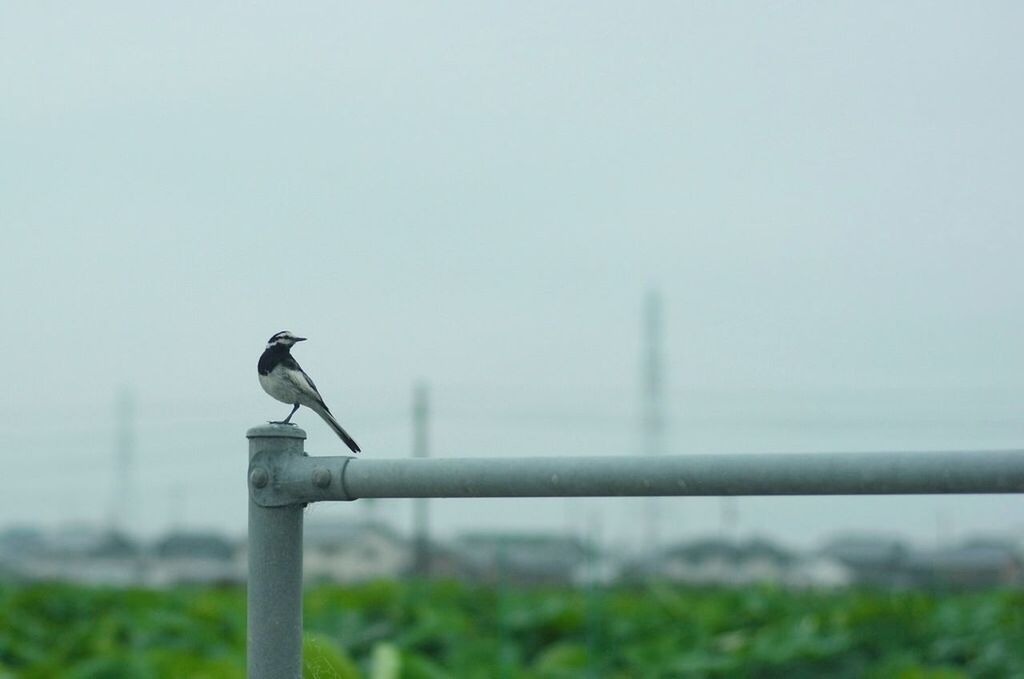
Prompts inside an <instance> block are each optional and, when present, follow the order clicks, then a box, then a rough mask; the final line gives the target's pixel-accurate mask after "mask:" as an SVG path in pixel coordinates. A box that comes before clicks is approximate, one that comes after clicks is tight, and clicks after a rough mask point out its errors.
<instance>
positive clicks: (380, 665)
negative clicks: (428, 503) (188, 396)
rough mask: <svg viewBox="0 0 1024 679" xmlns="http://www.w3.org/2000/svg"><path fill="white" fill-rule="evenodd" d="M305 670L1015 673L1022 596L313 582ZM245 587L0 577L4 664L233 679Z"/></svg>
mask: <svg viewBox="0 0 1024 679" xmlns="http://www.w3.org/2000/svg"><path fill="white" fill-rule="evenodd" d="M304 605H305V619H306V631H307V633H306V637H305V639H304V645H303V653H304V677H306V679H441V678H442V677H451V676H457V677H466V678H468V679H474V678H480V679H490V678H491V677H498V678H505V677H507V678H509V679H567V678H570V677H610V678H613V679H615V678H621V679H626V678H628V677H637V676H643V677H653V678H656V677H679V676H686V677H697V678H700V677H705V678H709V679H710V678H716V677H749V678H751V679H758V678H761V677H778V676H786V677H787V679H803V678H808V679H810V678H811V677H821V676H828V677H840V678H842V677H850V678H853V677H858V678H859V677H867V678H869V679H872V678H874V679H882V678H885V679H891V678H895V679H962V678H966V677H971V678H975V677H979V678H982V679H984V678H988V677H991V678H992V679H997V678H1002V677H1009V676H1024V594H1022V593H1021V592H1015V591H993V592H985V593H942V594H938V593H926V592H883V591H842V592H787V591H783V590H779V589H773V588H767V587H752V588H745V589H740V590H713V589H692V588H682V587H675V586H668V585H664V584H653V585H651V586H648V587H643V588H625V587H616V588H610V589H607V590H591V591H580V590H574V589H555V588H541V589H516V588H497V589H496V588H493V587H483V586H468V585H464V584H460V583H453V582H441V583H423V582H412V583H395V582H375V583H369V584H365V585H359V586H353V587H336V586H323V587H317V588H314V589H311V590H309V591H308V592H307V593H306V600H305V602H304ZM244 646H245V601H244V592H243V591H242V590H240V589H226V590H205V589H194V588H181V589H173V590H161V591H155V590H140V589H128V590H115V589H104V588H87V587H74V586H69V585H30V586H11V585H7V586H2V585H0V679H13V678H14V677H18V678H25V679H43V678H46V679H50V678H52V677H71V678H72V679H104V678H108V677H109V678H111V679H115V678H116V679H151V678H153V679H158V678H162V677H190V678H194V679H241V678H242V677H243V676H244V674H245V648H244Z"/></svg>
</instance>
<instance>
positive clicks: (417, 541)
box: [412, 383, 431, 577]
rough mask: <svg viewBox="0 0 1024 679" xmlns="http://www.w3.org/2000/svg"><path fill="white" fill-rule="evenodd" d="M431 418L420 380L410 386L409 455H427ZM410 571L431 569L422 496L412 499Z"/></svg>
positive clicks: (426, 511) (423, 573) (427, 516)
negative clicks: (410, 445) (411, 556)
mask: <svg viewBox="0 0 1024 679" xmlns="http://www.w3.org/2000/svg"><path fill="white" fill-rule="evenodd" d="M429 418H430V403H429V392H428V391H427V387H426V385H425V384H423V383H419V384H417V385H416V386H415V387H413V393H412V456H413V457H420V458H425V457H429V455H430V450H429V439H428V434H429V432H428V425H429ZM412 523H413V548H414V550H415V551H414V553H413V572H414V573H415V574H416V575H418V576H420V577H428V576H429V575H430V573H431V555H430V505H429V500H428V499H427V498H425V497H420V498H415V499H414V500H413V501H412Z"/></svg>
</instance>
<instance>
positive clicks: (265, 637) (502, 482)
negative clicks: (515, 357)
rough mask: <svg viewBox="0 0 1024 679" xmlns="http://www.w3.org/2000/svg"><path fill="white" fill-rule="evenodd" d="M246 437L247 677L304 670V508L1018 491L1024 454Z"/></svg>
mask: <svg viewBox="0 0 1024 679" xmlns="http://www.w3.org/2000/svg"><path fill="white" fill-rule="evenodd" d="M247 437H248V439H249V477H248V478H249V584H248V595H247V598H248V614H247V625H248V628H247V662H248V676H249V679H297V678H298V677H300V676H301V672H302V512H303V508H304V507H305V505H306V504H307V503H309V502H318V501H325V500H355V499H357V498H416V497H434V498H455V497H474V498H481V497H571V496H579V497H583V496H590V497H593V496H619V497H626V496H708V495H718V496H724V495H896V494H936V493H1022V492H1024V451H1021V450H1009V451H959V452H914V453H911V452H891V453H820V454H764V455H686V456H664V457H638V456H635V455H634V456H629V457H545V458H529V457H523V458H489V459H481V458H474V459H457V458H456V459H417V458H410V459H399V460H373V459H363V458H353V457H309V456H307V454H306V453H305V451H304V449H303V448H304V446H303V441H304V440H305V438H306V432H304V431H303V430H302V429H300V428H299V427H296V426H291V425H262V426H259V427H254V428H252V429H250V430H249V432H248V433H247Z"/></svg>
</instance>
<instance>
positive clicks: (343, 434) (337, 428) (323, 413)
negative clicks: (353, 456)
mask: <svg viewBox="0 0 1024 679" xmlns="http://www.w3.org/2000/svg"><path fill="white" fill-rule="evenodd" d="M310 409H311V410H313V411H314V412H315V413H316V414H317V415H319V416H320V417H322V418H324V422H326V423H327V426H329V427H330V428H331V429H333V430H334V433H335V434H337V435H338V438H340V439H341V440H342V441H344V442H345V445H346V446H348V447H349V450H351V451H352V452H353V453H358V452H359V444H358V443H356V442H355V439H353V438H352V437H351V436H349V435H348V432H347V431H345V430H344V429H343V428H342V426H341V425H340V424H338V421H337V420H336V419H334V415H332V414H331V411H330V410H328V409H327V407H326V406H320V405H317V406H310Z"/></svg>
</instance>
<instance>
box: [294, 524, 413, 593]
mask: <svg viewBox="0 0 1024 679" xmlns="http://www.w3.org/2000/svg"><path fill="white" fill-rule="evenodd" d="M303 544H304V551H303V566H302V570H303V573H304V574H305V578H306V581H307V582H316V581H330V582H358V581H361V580H371V579H375V578H398V577H402V576H403V575H405V574H406V573H407V572H408V571H409V568H410V566H411V564H412V545H411V543H410V542H409V541H408V540H406V539H404V538H403V537H401V536H400V535H399V534H398V533H397V532H396V531H395V530H394V529H393V528H391V527H390V526H388V525H387V524H384V523H380V522H377V521H363V522H358V523H343V522H330V523H313V522H311V523H308V524H307V525H306V527H305V535H304V543H303Z"/></svg>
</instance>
